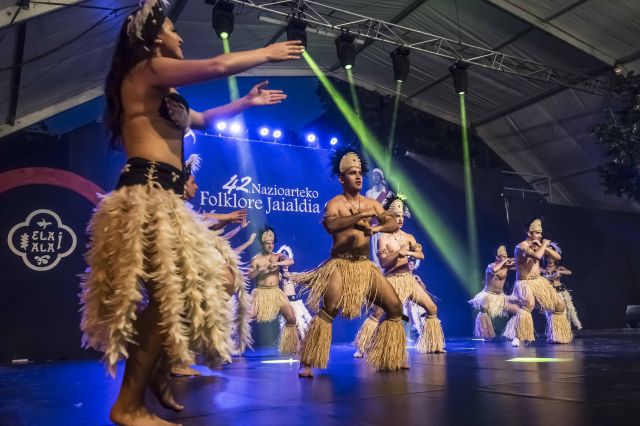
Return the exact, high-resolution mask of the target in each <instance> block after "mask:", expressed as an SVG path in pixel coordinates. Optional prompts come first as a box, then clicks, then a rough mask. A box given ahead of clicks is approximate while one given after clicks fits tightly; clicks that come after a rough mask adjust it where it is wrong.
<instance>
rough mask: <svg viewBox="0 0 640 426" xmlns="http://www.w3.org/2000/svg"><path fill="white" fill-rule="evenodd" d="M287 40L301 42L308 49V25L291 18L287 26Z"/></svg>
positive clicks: (300, 20)
mask: <svg viewBox="0 0 640 426" xmlns="http://www.w3.org/2000/svg"><path fill="white" fill-rule="evenodd" d="M287 40H289V41H291V40H300V41H301V42H302V45H303V46H304V48H305V49H306V48H307V23H306V22H304V21H303V20H302V19H298V18H291V19H290V20H289V23H288V24H287Z"/></svg>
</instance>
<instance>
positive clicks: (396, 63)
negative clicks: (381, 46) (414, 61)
mask: <svg viewBox="0 0 640 426" xmlns="http://www.w3.org/2000/svg"><path fill="white" fill-rule="evenodd" d="M409 53H411V50H409V48H408V47H404V46H399V47H398V48H396V49H395V50H394V51H393V52H391V61H392V62H393V79H394V80H395V81H397V82H398V83H402V82H405V81H407V77H409V70H410V68H411V64H410V62H409Z"/></svg>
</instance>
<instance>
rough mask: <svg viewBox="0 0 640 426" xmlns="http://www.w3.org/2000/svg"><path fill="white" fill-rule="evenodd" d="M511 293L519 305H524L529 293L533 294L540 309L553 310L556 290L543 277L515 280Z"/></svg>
mask: <svg viewBox="0 0 640 426" xmlns="http://www.w3.org/2000/svg"><path fill="white" fill-rule="evenodd" d="M511 295H512V296H513V297H515V298H516V299H517V300H518V302H519V303H520V305H521V306H524V305H525V303H526V301H527V298H528V297H529V295H533V297H534V299H535V301H536V303H537V304H538V306H539V307H540V310H542V311H552V312H553V310H554V309H555V306H556V298H557V295H556V290H555V289H554V288H553V285H551V283H550V282H549V281H548V280H547V279H546V278H543V277H535V278H533V279H527V280H518V281H516V282H515V284H514V286H513V292H512V294H511Z"/></svg>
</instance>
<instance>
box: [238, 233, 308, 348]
mask: <svg viewBox="0 0 640 426" xmlns="http://www.w3.org/2000/svg"><path fill="white" fill-rule="evenodd" d="M259 239H260V243H261V245H262V252H260V253H258V254H257V255H255V256H254V258H253V259H251V266H250V269H249V278H250V279H255V281H256V288H255V289H254V290H253V291H252V292H251V297H252V299H253V316H254V317H255V319H256V321H258V322H268V321H273V320H274V319H276V318H277V317H278V314H281V315H282V316H283V317H284V319H285V321H286V325H285V327H283V328H282V329H281V331H280V336H279V338H278V341H279V344H278V351H279V352H280V353H282V354H296V353H297V352H298V350H299V349H300V337H299V335H298V331H297V328H296V315H295V313H294V311H293V308H292V307H291V304H290V303H289V300H288V299H287V297H286V296H285V295H284V293H283V292H282V290H280V286H279V284H280V268H281V267H283V266H291V265H293V259H290V258H288V257H286V256H284V255H282V254H277V253H274V252H273V247H274V244H275V240H276V234H275V231H274V229H273V228H271V227H270V226H265V228H264V229H263V230H262V231H261V232H260V235H259Z"/></svg>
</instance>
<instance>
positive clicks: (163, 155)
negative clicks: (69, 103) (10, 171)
mask: <svg viewBox="0 0 640 426" xmlns="http://www.w3.org/2000/svg"><path fill="white" fill-rule="evenodd" d="M165 7H166V3H164V1H163V0H147V1H143V2H142V4H141V7H140V8H139V9H137V10H136V11H134V12H133V13H132V14H131V15H130V16H129V17H128V19H127V20H126V21H125V22H124V24H123V27H122V29H121V31H120V35H119V39H118V41H117V45H116V49H115V52H114V55H113V61H112V64H111V69H110V70H109V73H108V75H107V81H106V88H105V95H106V98H107V113H106V117H105V121H106V123H107V125H108V126H109V129H110V131H111V134H112V142H114V143H116V142H121V143H122V145H123V146H124V149H125V151H126V153H127V157H128V160H127V164H126V165H125V167H124V168H123V170H122V175H121V177H120V181H119V182H118V186H117V189H116V190H115V191H113V192H111V193H110V194H108V195H106V196H105V197H104V198H103V199H102V201H101V203H100V204H99V206H98V207H97V209H96V211H95V213H94V216H93V217H92V219H91V222H90V224H89V228H88V230H89V233H90V246H89V250H88V252H87V254H86V259H87V262H88V264H89V266H90V272H89V273H88V274H87V275H86V276H85V277H84V278H83V282H82V294H81V299H82V305H83V307H82V309H83V315H82V323H81V328H82V330H83V332H84V338H83V341H84V344H85V346H88V347H92V348H95V349H97V350H100V351H103V352H104V360H105V362H106V364H107V367H108V369H109V372H110V373H111V374H115V369H116V363H117V361H118V360H120V359H122V358H125V359H126V360H127V361H126V366H125V371H124V377H123V380H122V386H121V388H120V393H119V395H118V398H117V400H116V402H115V404H114V405H113V407H112V409H111V413H110V417H111V420H112V421H113V422H114V423H116V424H119V425H133V426H138V425H170V424H171V423H168V422H166V421H164V420H162V419H160V418H159V417H157V416H155V415H154V414H152V413H151V412H149V410H148V409H147V407H146V406H145V402H144V393H145V388H146V387H147V386H149V387H150V388H151V389H152V390H153V391H154V393H155V395H156V397H158V398H159V400H160V402H161V403H162V404H163V405H164V406H165V407H167V408H171V409H173V410H176V411H179V410H181V409H182V408H183V407H182V406H181V405H180V404H178V403H176V402H175V400H174V399H173V397H172V396H171V393H170V392H169V388H168V385H167V377H168V374H167V373H168V368H166V367H167V366H168V365H169V364H174V365H175V364H184V365H190V364H193V363H194V356H195V353H194V352H196V351H197V352H199V353H201V354H202V355H204V356H205V357H206V358H208V359H209V361H211V362H214V361H220V360H229V359H230V356H231V354H230V351H231V341H230V336H229V330H231V329H232V325H231V323H230V320H231V318H230V317H231V312H230V307H229V304H227V300H228V298H229V296H228V293H227V291H228V288H235V287H237V286H239V285H242V282H243V279H244V277H243V275H242V273H241V272H240V270H239V268H238V257H237V255H236V254H235V252H233V250H231V248H230V247H229V245H228V243H227V242H226V241H225V240H224V239H222V238H220V237H219V236H218V235H217V234H216V233H213V232H211V231H209V230H208V229H207V226H206V224H205V223H204V222H203V221H201V220H200V219H198V217H197V216H196V215H195V214H194V213H193V211H191V210H190V209H188V208H187V207H186V205H185V203H184V201H183V200H182V199H181V197H180V195H181V194H182V191H183V189H184V175H183V170H182V168H183V146H182V137H183V133H184V131H185V129H186V128H187V127H188V126H191V127H192V128H195V129H205V128H208V127H210V126H211V125H212V124H213V123H214V122H215V121H216V120H219V119H222V118H227V117H229V116H232V115H235V114H237V113H239V112H241V111H242V110H244V109H246V108H249V107H251V106H256V105H271V104H277V103H280V102H281V101H282V100H283V99H285V95H284V94H283V93H282V92H280V91H270V90H265V89H264V86H265V84H260V85H257V86H256V87H254V88H253V89H252V90H251V91H250V92H249V94H247V95H246V96H244V97H243V98H240V99H238V100H236V101H234V102H232V103H230V104H228V105H224V106H221V107H218V108H213V109H209V110H206V111H204V112H196V111H193V110H191V109H189V106H188V104H187V103H186V101H185V100H184V99H183V98H182V97H181V96H180V95H179V94H178V93H177V92H176V90H175V87H177V86H182V85H187V84H192V83H199V82H204V81H207V80H211V79H214V78H220V77H225V76H229V75H233V74H236V73H239V72H243V71H245V70H247V69H250V68H252V67H255V66H258V65H261V64H264V63H267V62H272V61H283V60H289V59H297V58H299V56H300V54H301V53H302V50H303V49H302V46H301V45H300V44H299V43H297V42H284V43H276V44H272V45H269V46H267V47H265V48H261V49H256V50H252V51H247V52H237V53H230V54H225V55H221V56H218V57H215V58H211V59H203V60H184V59H183V55H182V49H181V45H182V39H181V38H180V36H179V35H178V33H177V32H176V30H175V28H174V25H173V23H172V22H171V21H170V20H169V19H167V18H165V15H164V8H165ZM145 298H148V300H149V303H148V305H147V306H146V308H145V309H144V310H142V311H141V312H140V310H139V307H140V306H141V304H140V302H141V301H142V300H143V299H145ZM241 320H242V319H241Z"/></svg>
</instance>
